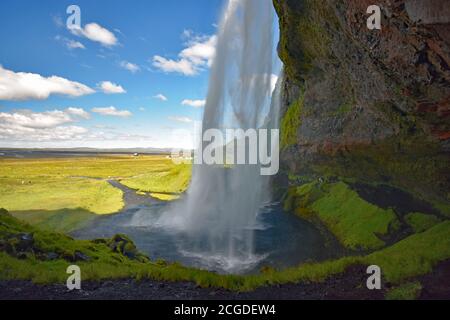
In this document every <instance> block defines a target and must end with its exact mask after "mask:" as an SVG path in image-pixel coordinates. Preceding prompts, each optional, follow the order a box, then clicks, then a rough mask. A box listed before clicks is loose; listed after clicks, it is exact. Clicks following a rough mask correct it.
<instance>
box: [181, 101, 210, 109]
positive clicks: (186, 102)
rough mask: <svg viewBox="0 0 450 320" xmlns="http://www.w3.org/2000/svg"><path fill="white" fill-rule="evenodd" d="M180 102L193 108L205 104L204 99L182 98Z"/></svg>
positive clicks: (201, 106)
mask: <svg viewBox="0 0 450 320" xmlns="http://www.w3.org/2000/svg"><path fill="white" fill-rule="evenodd" d="M181 104H182V105H183V106H190V107H194V108H203V107H204V106H205V104H206V100H189V99H186V100H183V101H182V102H181Z"/></svg>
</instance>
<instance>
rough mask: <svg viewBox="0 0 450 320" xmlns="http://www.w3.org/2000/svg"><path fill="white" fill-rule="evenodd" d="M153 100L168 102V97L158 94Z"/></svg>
mask: <svg viewBox="0 0 450 320" xmlns="http://www.w3.org/2000/svg"><path fill="white" fill-rule="evenodd" d="M153 98H155V99H158V100H161V101H167V100H168V99H167V97H166V96H165V95H163V94H162V93H159V94H157V95H156V96H154V97H153Z"/></svg>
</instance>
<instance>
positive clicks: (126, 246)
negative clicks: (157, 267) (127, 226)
mask: <svg viewBox="0 0 450 320" xmlns="http://www.w3.org/2000/svg"><path fill="white" fill-rule="evenodd" d="M106 244H107V245H108V246H109V247H110V248H111V250H112V251H113V252H116V253H120V254H122V255H124V256H125V257H127V258H129V259H131V260H138V261H142V262H146V261H148V258H147V257H146V256H144V255H143V254H142V253H140V252H139V251H138V249H137V248H136V245H135V244H134V243H133V241H132V240H131V239H130V238H129V237H127V236H126V235H124V234H117V235H115V236H114V237H113V238H112V239H111V240H109V241H107V243H106Z"/></svg>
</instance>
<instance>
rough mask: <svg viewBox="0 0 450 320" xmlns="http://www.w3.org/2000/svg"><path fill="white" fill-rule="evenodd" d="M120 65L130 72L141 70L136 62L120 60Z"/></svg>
mask: <svg viewBox="0 0 450 320" xmlns="http://www.w3.org/2000/svg"><path fill="white" fill-rule="evenodd" d="M120 67H121V68H123V69H125V70H128V71H130V72H131V73H136V72H138V71H139V70H141V68H140V67H139V66H138V65H137V64H134V63H131V62H128V61H122V62H120Z"/></svg>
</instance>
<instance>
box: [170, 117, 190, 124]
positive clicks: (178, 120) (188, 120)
mask: <svg viewBox="0 0 450 320" xmlns="http://www.w3.org/2000/svg"><path fill="white" fill-rule="evenodd" d="M169 120H171V121H176V122H183V123H191V122H193V121H194V120H192V119H191V118H188V117H177V116H174V117H169Z"/></svg>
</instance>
